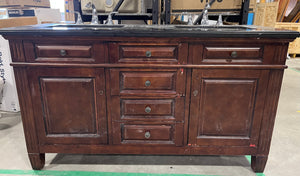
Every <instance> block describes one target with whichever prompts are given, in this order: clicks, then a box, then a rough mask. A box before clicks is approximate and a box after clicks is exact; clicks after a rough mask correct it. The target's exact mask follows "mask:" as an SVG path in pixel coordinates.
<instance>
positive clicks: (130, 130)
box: [122, 125, 172, 141]
mask: <svg viewBox="0 0 300 176" xmlns="http://www.w3.org/2000/svg"><path fill="white" fill-rule="evenodd" d="M122 135H123V140H146V141H151V140H160V141H172V127H171V125H124V126H123V129H122Z"/></svg>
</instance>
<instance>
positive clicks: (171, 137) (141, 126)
mask: <svg viewBox="0 0 300 176" xmlns="http://www.w3.org/2000/svg"><path fill="white" fill-rule="evenodd" d="M113 128H114V129H113V144H122V145H126V144H128V145H134V144H143V145H175V146H182V145H183V138H184V137H183V131H184V125H183V123H139V122H136V123H118V122H115V123H113Z"/></svg>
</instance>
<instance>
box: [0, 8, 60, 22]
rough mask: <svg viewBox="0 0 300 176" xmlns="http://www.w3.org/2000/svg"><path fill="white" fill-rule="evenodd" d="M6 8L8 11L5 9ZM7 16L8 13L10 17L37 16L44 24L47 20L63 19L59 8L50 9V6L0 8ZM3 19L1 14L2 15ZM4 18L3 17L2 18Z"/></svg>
mask: <svg viewBox="0 0 300 176" xmlns="http://www.w3.org/2000/svg"><path fill="white" fill-rule="evenodd" d="M3 10H6V13H5V12H4V11H3ZM1 12H2V14H3V16H2V17H5V14H7V16H8V18H11V17H34V16H35V17H37V20H38V24H42V23H43V22H45V21H52V22H54V23H55V22H56V23H57V22H60V21H62V19H61V18H62V16H61V13H60V11H59V9H49V8H30V9H0V15H1ZM0 19H1V16H0ZM2 19H3V18H2Z"/></svg>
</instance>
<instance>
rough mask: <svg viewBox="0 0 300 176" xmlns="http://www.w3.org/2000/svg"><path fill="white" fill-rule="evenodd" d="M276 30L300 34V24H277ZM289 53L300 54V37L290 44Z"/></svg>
mask: <svg viewBox="0 0 300 176" xmlns="http://www.w3.org/2000/svg"><path fill="white" fill-rule="evenodd" d="M275 28H279V29H287V30H292V31H298V32H300V23H288V22H281V23H280V22H277V23H276V24H275ZM289 53H290V54H300V37H298V38H296V39H295V40H294V41H293V42H290V45H289Z"/></svg>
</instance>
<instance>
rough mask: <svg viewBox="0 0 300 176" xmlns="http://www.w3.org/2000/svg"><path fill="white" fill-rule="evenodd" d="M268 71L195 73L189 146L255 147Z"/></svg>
mask: <svg viewBox="0 0 300 176" xmlns="http://www.w3.org/2000/svg"><path fill="white" fill-rule="evenodd" d="M268 75H269V71H267V70H240V69H234V70H231V69H226V70H225V69H224V70H222V69H203V70H202V69H194V70H193V72H192V89H191V106H190V123H189V124H190V125H189V144H194V145H199V146H250V147H255V146H257V141H258V137H259V131H260V123H261V119H262V115H263V108H264V99H265V96H266V89H267V83H268Z"/></svg>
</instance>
